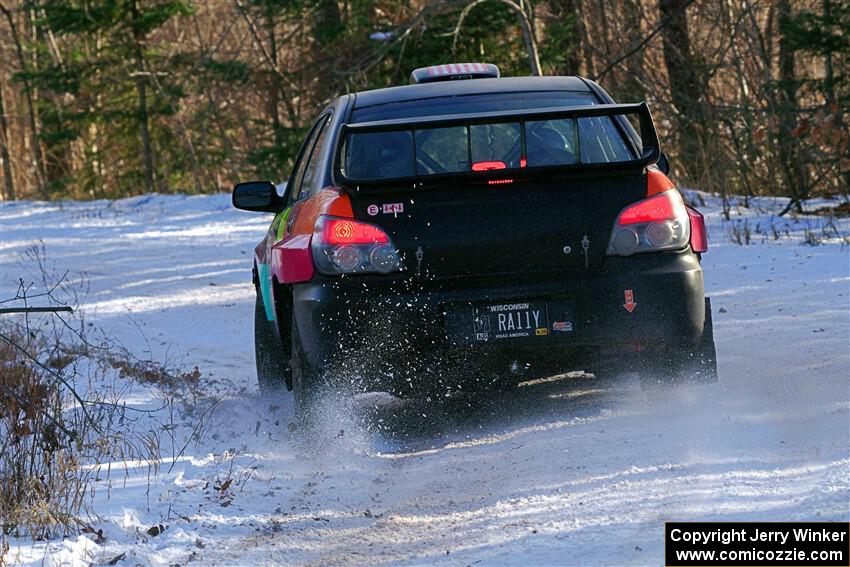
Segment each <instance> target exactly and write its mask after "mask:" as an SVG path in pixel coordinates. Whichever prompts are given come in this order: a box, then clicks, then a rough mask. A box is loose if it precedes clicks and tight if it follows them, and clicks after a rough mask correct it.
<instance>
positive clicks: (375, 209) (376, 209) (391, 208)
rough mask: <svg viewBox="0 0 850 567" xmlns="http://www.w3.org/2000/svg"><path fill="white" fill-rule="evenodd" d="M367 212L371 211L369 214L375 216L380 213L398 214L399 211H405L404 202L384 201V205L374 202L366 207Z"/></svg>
mask: <svg viewBox="0 0 850 567" xmlns="http://www.w3.org/2000/svg"><path fill="white" fill-rule="evenodd" d="M366 212H367V213H369V216H372V217H374V216H375V215H377V214H378V213H384V214H385V215H395V216H398V214H399V213H403V212H404V203H384V204H383V205H376V204H374V203H372V204H371V205H369V206H368V207H366Z"/></svg>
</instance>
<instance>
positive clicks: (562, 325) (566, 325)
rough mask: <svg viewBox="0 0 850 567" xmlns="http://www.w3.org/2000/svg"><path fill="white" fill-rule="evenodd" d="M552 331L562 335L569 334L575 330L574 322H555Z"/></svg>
mask: <svg viewBox="0 0 850 567" xmlns="http://www.w3.org/2000/svg"><path fill="white" fill-rule="evenodd" d="M552 330H553V331H558V332H560V333H568V332H570V331H572V330H573V323H572V321H555V322H554V323H552Z"/></svg>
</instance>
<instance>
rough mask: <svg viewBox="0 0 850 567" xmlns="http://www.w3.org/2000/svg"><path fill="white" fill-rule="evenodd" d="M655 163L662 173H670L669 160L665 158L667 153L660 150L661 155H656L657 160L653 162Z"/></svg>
mask: <svg viewBox="0 0 850 567" xmlns="http://www.w3.org/2000/svg"><path fill="white" fill-rule="evenodd" d="M655 165H656V167H658V169H660V170H661V173H663V174H664V175H669V174H670V161H669V160H668V159H667V154H665V153H664V152H661V155H659V156H658V161H657V162H655Z"/></svg>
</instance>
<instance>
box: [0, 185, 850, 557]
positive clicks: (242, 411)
mask: <svg viewBox="0 0 850 567" xmlns="http://www.w3.org/2000/svg"><path fill="white" fill-rule="evenodd" d="M709 201H710V202H709V205H708V206H707V207H706V208H705V209H706V210H707V211H708V212H709V213H710V214H709V228H710V238H711V250H710V251H709V253H708V254H707V255H706V256H705V259H704V266H705V271H706V288H707V292H708V294H709V295H710V296H711V297H712V306H713V310H714V324H715V337H716V342H717V351H718V366H719V373H720V383H719V384H718V385H714V386H707V387H699V386H693V387H682V388H680V389H677V390H675V391H672V392H667V393H664V394H654V395H648V394H646V393H644V392H641V390H640V389H639V387H638V385H637V381H636V379H635V377H634V376H629V375H626V376H621V377H613V378H611V377H609V378H595V377H591V376H590V375H582V374H580V373H577V374H571V375H570V376H566V377H560V378H557V379H552V380H550V381H543V382H541V383H536V384H529V385H525V386H523V387H521V388H519V389H517V390H516V391H515V392H512V393H510V394H501V395H496V394H494V395H491V396H487V397H485V398H483V399H480V400H473V401H472V402H471V403H470V400H458V401H457V402H454V403H453V404H448V405H446V407H444V408H443V409H442V410H441V411H440V413H439V414H438V415H427V413H426V415H424V416H423V415H421V414H418V413H412V412H411V413H412V414H411V415H409V416H408V419H406V420H405V423H404V425H403V426H400V425H398V424H393V425H395V426H394V427H389V426H388V425H389V424H386V423H385V424H384V425H387V427H386V428H385V429H388V430H389V432H383V433H374V432H370V431H367V430H365V429H364V428H363V427H361V426H359V425H358V424H357V423H355V420H354V419H353V417H352V412H351V411H349V410H348V409H347V408H346V407H345V406H344V404H329V407H328V410H327V420H326V425H325V426H324V427H323V428H322V429H321V430H320V431H317V432H314V433H312V434H310V435H304V434H303V433H302V432H299V431H294V432H291V431H290V430H289V428H288V424H289V420H288V412H289V410H290V407H288V404H291V401H288V400H285V401H284V402H282V403H280V404H278V402H273V404H275V405H274V406H271V407H270V405H269V403H268V400H261V399H259V398H258V397H257V395H256V391H255V390H256V388H255V385H254V371H253V348H252V334H251V324H252V313H253V289H252V287H251V285H250V257H251V256H250V253H251V248H252V246H253V244H254V243H255V242H256V241H257V240H259V238H260V236H261V235H262V233H263V231H264V230H265V228H266V223H267V222H268V220H269V219H267V218H265V217H264V216H262V215H251V214H245V213H240V212H237V211H234V210H232V209H231V208H230V206H229V196H227V195H218V196H212V197H179V196H178V197H160V196H156V197H145V198H135V199H127V200H122V201H117V202H113V203H107V202H92V203H71V204H65V205H64V206H59V205H56V204H38V203H11V204H9V203H2V204H0V216H1V217H2V225H1V226H0V255H2V258H0V270H2V275H0V298H7V297H10V296H13V295H14V293H15V289H16V285H17V284H16V282H17V280H18V278H19V277H20V278H24V279H25V280H28V279H30V280H32V279H37V277H38V275H37V273H36V272H35V271H34V269H33V266H32V261H31V258H32V252H31V249H32V247H33V246H41V243H43V250H44V257H45V258H46V263H47V265H48V267H49V268H50V270H52V271H53V272H55V273H60V274H61V273H62V272H64V271H65V270H70V276H71V277H72V278H73V279H74V280H76V281H80V282H85V286H84V288H85V289H83V288H81V289H82V291H84V292H85V293H84V294H83V295H81V304H82V305H81V307H82V309H83V312H84V313H85V314H86V317H87V319H88V320H89V321H92V322H94V323H95V324H96V325H97V326H99V327H101V328H103V329H104V330H105V332H107V333H108V334H109V335H111V336H114V337H116V338H117V339H118V340H120V341H121V343H123V344H124V345H126V346H127V347H128V348H129V349H130V350H131V351H133V352H135V353H138V354H139V356H143V357H145V358H154V359H156V360H168V361H169V363H170V364H179V365H182V366H185V367H187V368H191V367H193V366H198V367H199V368H200V369H201V371H202V372H203V373H204V379H203V380H204V384H205V386H204V387H205V389H206V390H207V392H208V393H209V394H210V395H211V396H212V395H215V396H221V397H222V400H221V401H220V403H218V405H217V406H216V407H215V408H214V410H212V414H211V415H212V418H211V422H210V424H209V425H208V426H207V428H206V430H205V431H206V435H205V437H204V439H203V440H202V441H201V442H200V443H199V444H192V445H190V447H189V449H188V450H187V452H186V453H185V454H184V457H183V458H182V459H181V460H180V461H179V462H178V463H177V464H176V465H175V466H174V467H173V469H172V470H171V471H170V472H167V468H168V467H163V468H162V469H161V474H160V475H159V476H158V477H156V478H155V479H154V480H153V481H152V483H151V484H150V486H149V485H148V479H147V472H148V469H147V468H146V467H140V468H138V469H130V470H131V474H130V477H129V480H127V481H126V482H123V483H120V484H115V485H113V486H112V487H111V491H109V492H107V491H101V492H99V495H98V499H97V500H96V503H95V511H96V512H97V514H98V516H99V518H98V519H96V520H94V523H96V525H97V526H98V527H99V528H102V529H103V530H104V534H105V536H106V541H105V542H104V543H103V544H102V545H98V544H95V543H94V542H93V541H92V540H91V539H90V537H89V536H79V537H75V538H72V539H69V540H66V541H60V542H53V543H51V544H49V545H48V544H44V543H41V542H39V543H36V544H33V543H30V542H27V541H16V542H13V543H14V544H15V545H13V547H12V549H11V550H10V552H9V553H8V554H7V556H6V560H7V561H8V562H9V563H11V564H16V563H39V564H41V562H42V561H44V562H45V564H60V563H64V564H88V562H90V561H94V562H96V563H102V562H106V561H109V560H110V559H111V558H114V557H116V556H118V555H119V554H122V553H123V554H125V557H124V559H122V560H120V561H119V562H118V565H134V564H162V565H167V564H175V563H176V564H185V563H186V562H187V561H196V562H200V563H203V564H218V565H265V564H285V565H315V566H318V565H366V564H376V565H447V566H448V565H451V566H454V565H459V566H460V565H470V564H480V565H514V564H515V565H658V564H660V563H661V562H662V549H663V523H664V521H666V520H755V519H761V520H803V519H811V520H844V521H847V520H850V432H849V431H850V321H848V316H850V309H849V308H848V299H850V254H848V248H847V247H846V246H842V244H841V236H846V235H847V234H850V222H847V221H846V220H844V221H841V222H838V221H835V223H834V224H835V227H836V230H837V233H838V234H836V233H835V232H834V231H832V230H831V229H829V228H827V229H824V228H823V227H824V224H825V222H826V221H825V220H824V219H822V218H815V217H802V218H800V219H787V220H781V219H776V218H775V217H773V216H772V215H770V214H769V211H770V210H771V209H772V210H776V208H778V206H779V204H777V203H773V202H770V201H763V202H762V203H761V205H762V209H761V210H760V211H754V210H751V209H750V210H746V209H740V210H738V211H735V212H734V213H733V221H732V222H723V221H722V220H721V216H720V213H719V208H718V207H717V206H716V203H715V202H714V201H713V200H711V199H709ZM744 222H746V223H747V227H748V229H750V230H751V231H752V232H753V241H752V243H751V244H750V245H749V246H740V245H737V244H734V243H733V242H732V237H731V233H732V227H733V225H735V226H738V227H739V228H742V227H743V226H744V225H743V223H744ZM773 229H775V231H774V230H773ZM807 230H808V231H810V234H815V235H816V236H819V237H821V238H822V239H823V242H822V243H821V244H820V245H818V246H810V245H805V244H803V239H804V234H805V232H806V231H807ZM128 314H129V315H128ZM470 405H472V406H473V408H470V407H469V406H470ZM278 406H281V407H278ZM188 432H189V431H188V430H186V431H184V432H183V433H184V434H185V435H188ZM225 477H233V478H235V479H236V480H237V482H236V483H235V485H238V486H239V488H237V489H234V490H232V491H231V492H232V494H230V495H229V497H228V498H226V499H222V498H221V495H218V494H216V492H215V491H214V490H213V489H212V488H210V486H211V485H213V484H215V481H216V480H221V479H223V478H225ZM148 491H149V494H146V493H147V492H148ZM157 523H163V524H165V525H166V526H167V529H166V530H165V532H164V533H162V534H161V535H159V536H158V537H150V536H148V535H146V534H145V530H146V529H147V527H149V526H151V525H154V524H157Z"/></svg>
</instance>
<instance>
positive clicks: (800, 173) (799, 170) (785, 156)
mask: <svg viewBox="0 0 850 567" xmlns="http://www.w3.org/2000/svg"><path fill="white" fill-rule="evenodd" d="M776 8H777V15H778V16H779V33H780V35H779V90H780V93H781V104H780V108H779V109H778V110H779V116H780V122H779V123H780V126H779V157H780V161H781V163H780V166H781V167H782V168H783V170H784V175H783V177H784V178H785V183H786V184H787V186H788V193H789V195H790V197H791V199H792V204H793V205H794V209H795V210H796V211H797V212H799V213H802V212H803V206H802V201H804V200H805V199H807V198H808V197H809V187H808V179H807V177H808V175H807V172H806V166H805V165H804V164H803V161H802V159H801V155H800V136H799V133H795V130H796V127H797V110H798V103H797V77H796V74H795V57H794V51H793V49H792V48H791V46H790V45H789V42H788V37H787V36H786V34H785V32H784V30H783V27H784V26H783V24H784V23H785V22H787V21H788V20H789V19H790V18H791V3H790V1H789V0H779V1H778V2H777V4H776Z"/></svg>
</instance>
